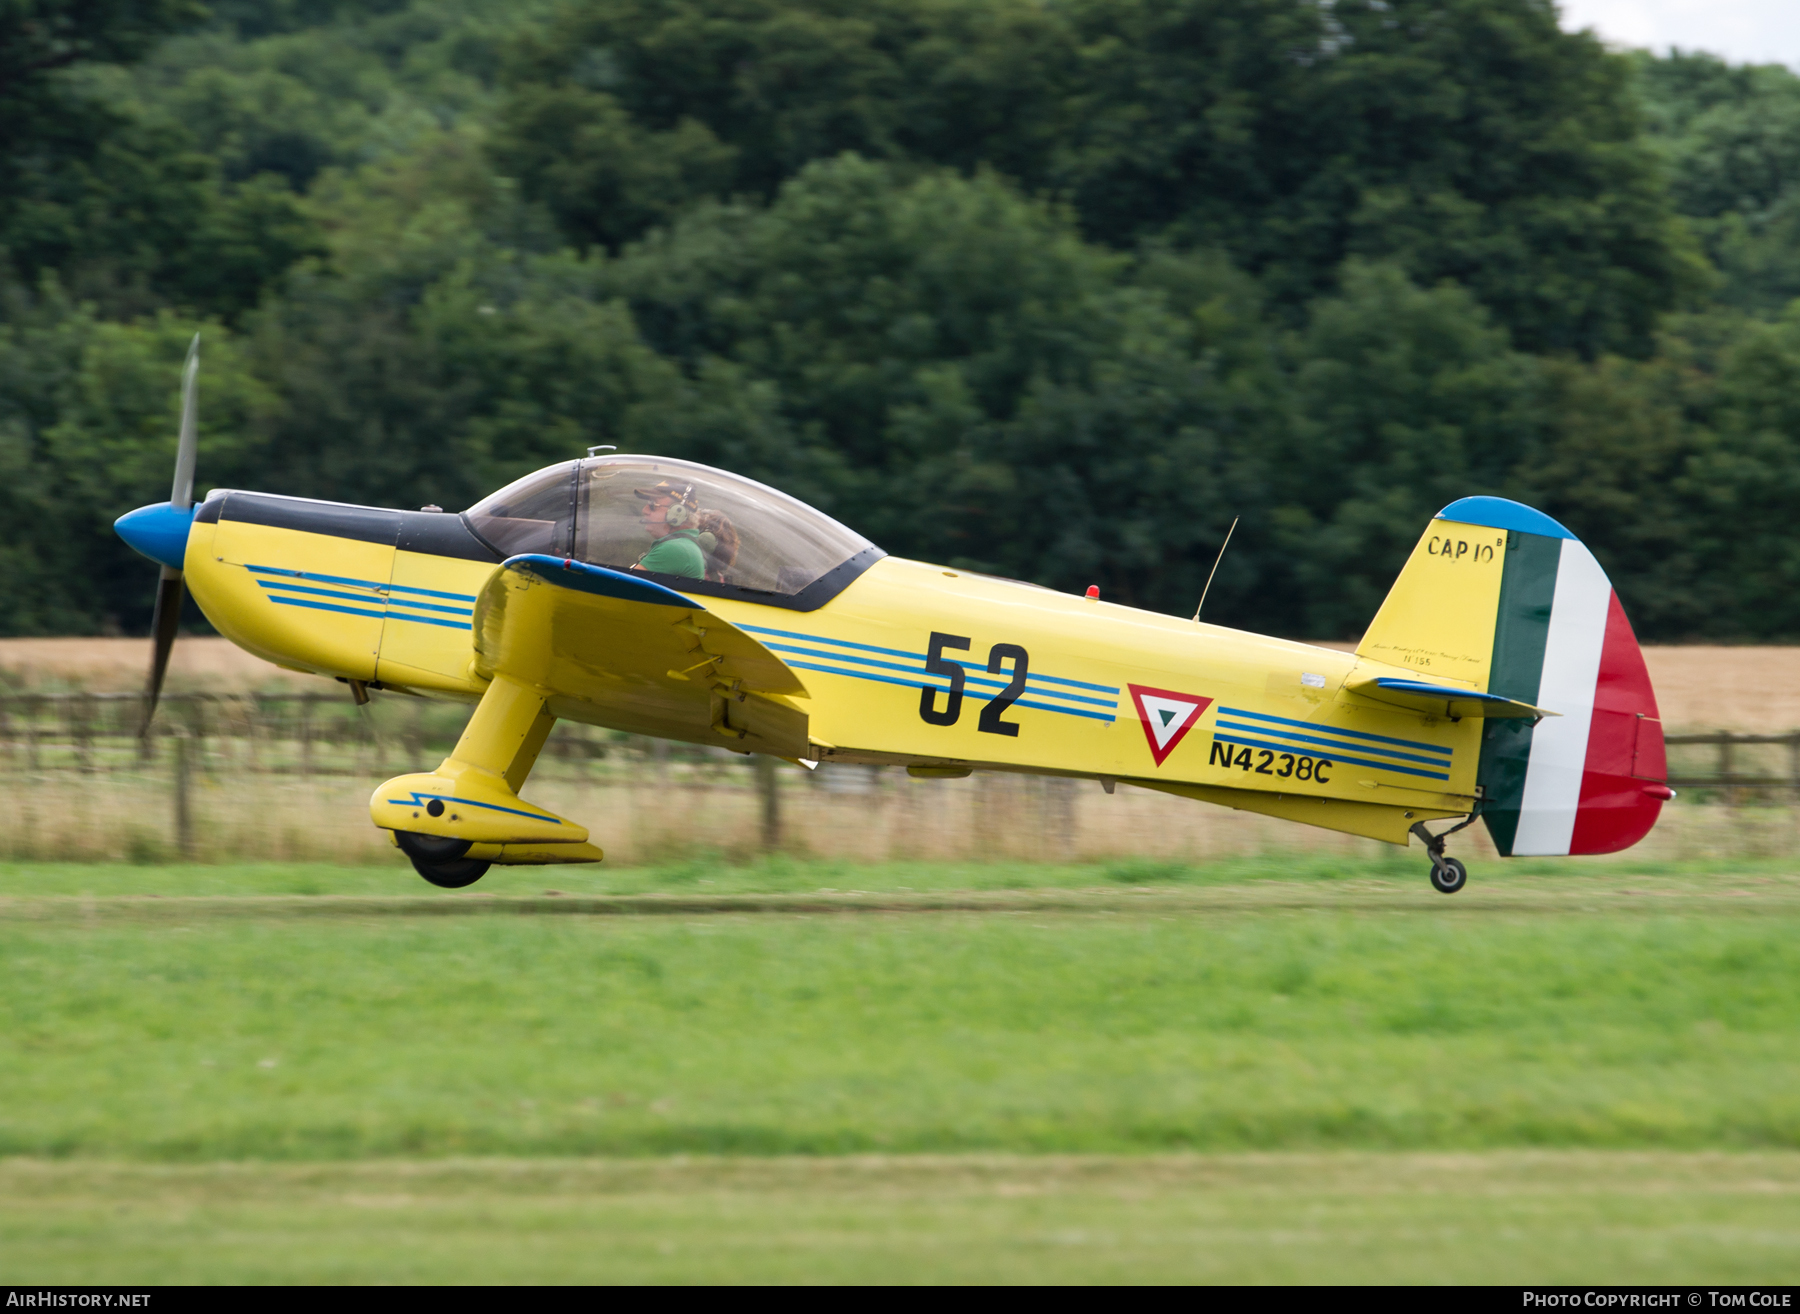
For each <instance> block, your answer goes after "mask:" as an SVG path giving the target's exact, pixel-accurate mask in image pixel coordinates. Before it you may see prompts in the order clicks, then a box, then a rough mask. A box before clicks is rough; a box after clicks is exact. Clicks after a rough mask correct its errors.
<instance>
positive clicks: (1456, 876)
mask: <svg viewBox="0 0 1800 1314" xmlns="http://www.w3.org/2000/svg"><path fill="white" fill-rule="evenodd" d="M1468 883H1469V869H1468V868H1467V867H1465V866H1463V865H1462V863H1460V862H1458V861H1457V860H1456V859H1455V858H1445V859H1444V861H1443V863H1442V864H1441V865H1440V864H1436V863H1434V864H1433V865H1432V868H1431V888H1432V889H1434V890H1436V891H1437V892H1438V893H1439V894H1455V893H1456V892H1457V891H1458V890H1460V889H1462V887H1463V886H1465V885H1467V884H1468Z"/></svg>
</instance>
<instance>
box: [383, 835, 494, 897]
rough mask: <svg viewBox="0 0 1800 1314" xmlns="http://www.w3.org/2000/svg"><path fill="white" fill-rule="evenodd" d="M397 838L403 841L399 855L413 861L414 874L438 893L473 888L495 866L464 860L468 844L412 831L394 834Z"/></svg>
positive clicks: (470, 859) (472, 859) (475, 860)
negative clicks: (436, 888) (437, 890)
mask: <svg viewBox="0 0 1800 1314" xmlns="http://www.w3.org/2000/svg"><path fill="white" fill-rule="evenodd" d="M394 838H395V839H397V840H399V841H400V851H401V852H402V853H404V854H405V855H406V856H407V857H408V858H409V859H410V860H411V861H412V865H413V870H414V871H416V872H418V873H419V875H421V876H423V877H424V878H425V879H426V880H428V881H430V882H431V883H432V884H433V885H435V886H437V887H438V888H439V889H444V890H460V889H462V888H463V887H464V886H465V885H473V884H474V883H475V882H476V881H478V880H480V879H481V878H482V877H483V876H485V875H487V869H488V868H489V867H490V866H492V865H493V864H491V863H486V862H481V861H479V860H477V859H475V858H465V857H463V854H465V853H467V852H468V851H469V841H468V840H459V839H448V838H446V837H445V836H442V835H420V834H417V833H416V832H414V831H409V830H397V831H395V832H394Z"/></svg>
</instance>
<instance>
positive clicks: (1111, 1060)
mask: <svg viewBox="0 0 1800 1314" xmlns="http://www.w3.org/2000/svg"><path fill="white" fill-rule="evenodd" d="M551 891H555V892H554V893H552V892H551ZM1797 930H1800V877H1796V876H1795V875H1793V874H1791V873H1790V871H1788V870H1786V869H1785V868H1784V866H1783V865H1782V864H1778V863H1774V862H1769V863H1764V864H1760V865H1746V864H1734V865H1732V866H1731V867H1729V868H1721V867H1719V866H1716V865H1715V866H1708V865H1705V864H1690V865H1685V866H1684V865H1665V866H1662V867H1659V868H1655V869H1649V870H1634V871H1625V870H1621V869H1619V868H1617V867H1612V868H1607V869H1605V872H1604V874H1596V873H1595V872H1594V870H1593V869H1592V868H1583V867H1582V866H1580V864H1575V863H1565V864H1558V863H1554V862H1541V863H1535V864H1510V865H1507V866H1505V867H1497V868H1496V869H1495V870H1491V871H1487V870H1484V871H1478V872H1477V873H1476V876H1475V879H1474V880H1473V881H1472V883H1471V885H1470V887H1469V889H1468V890H1466V891H1465V892H1464V893H1462V894H1460V895H1457V896H1455V897H1454V898H1445V897H1443V896H1440V895H1437V894H1434V893H1432V892H1431V891H1430V889H1429V888H1428V886H1427V885H1426V883H1425V881H1424V879H1423V876H1422V874H1421V871H1420V867H1419V863H1418V862H1417V861H1416V857H1415V859H1414V860H1411V861H1405V860H1401V861H1381V860H1370V861H1353V860H1346V859H1330V858H1326V857H1314V858H1308V859H1299V858H1286V857H1271V858H1268V859H1263V860H1240V861H1237V862H1230V863H1219V864H1213V865H1211V866H1208V867H1205V868H1187V867H1182V866H1179V865H1176V864H1168V863H1147V862H1135V863H1129V862H1128V863H1119V864H1113V865H1111V866H1100V867H1079V866H1070V867H1049V866H1025V865H1019V866H1016V867H1009V866H1006V865H995V866H988V867H968V868H957V867H947V866H930V865H925V864H910V865H908V864H894V865H887V866H881V867H853V866H847V865H843V864H818V863H805V862H797V861H770V862H765V863H760V864H752V865H749V866H743V867H730V866H727V865H724V864H721V863H718V862H704V861H695V862H689V863H686V864H682V865H679V866H673V867H665V868H660V869H643V870H637V871H622V872H606V871H604V870H602V871H600V872H591V871H581V872H567V871H554V870H552V871H535V872H526V873H508V874H506V875H505V876H504V878H503V879H502V880H499V881H494V880H493V878H490V879H489V880H487V881H483V882H482V884H481V885H480V886H477V887H475V888H474V889H473V890H471V891H468V892H464V893H460V894H441V893H438V892H435V891H431V890H429V889H428V888H427V887H425V886H424V885H423V884H422V883H420V882H418V881H417V879H416V878H415V877H413V876H411V875H410V873H408V872H406V871H405V870H404V869H401V868H397V867H383V868H366V869H333V868H323V867H313V868H308V867H276V866H262V867H259V866H238V867H212V868H172V867H171V868H158V867H74V866H41V867H27V866H19V867H9V868H4V869H0V1072H4V1073H5V1074H6V1076H5V1079H4V1081H0V1154H3V1155H7V1156H12V1157H11V1158H8V1159H6V1160H4V1161H0V1254H3V1255H4V1256H6V1262H5V1268H6V1270H7V1277H8V1279H9V1280H19V1281H28V1282H36V1281H53V1280H62V1281H75V1280H93V1281H128V1280H144V1281H149V1280H157V1279H161V1280H169V1281H197V1280H224V1281H249V1280H261V1279H267V1280H291V1279H296V1278H302V1277H306V1278H311V1279H315V1280H334V1279H336V1280H365V1279H376V1278H396V1279H400V1280H417V1279H421V1278H427V1277H437V1278H443V1279H445V1280H483V1279H490V1280H519V1279H522V1278H530V1277H539V1278H543V1279H545V1280H559V1279H560V1280H602V1279H606V1280H610V1279H621V1280H629V1279H656V1280H672V1279H692V1280H706V1279H731V1278H740V1279H771V1280H775V1279H781V1280H791V1279H794V1278H799V1277H813V1278H820V1279H831V1278H840V1279H841V1278H869V1279H877V1278H885V1279H889V1280H893V1279H915V1280H923V1279H932V1278H942V1279H953V1278H992V1279H996V1280H1004V1279H1032V1278H1043V1279H1074V1278H1092V1279H1101V1280H1117V1279H1124V1278H1142V1279H1159V1278H1160V1279H1168V1280H1177V1279H1206V1280H1232V1281H1243V1280H1259V1279H1313V1280H1420V1279H1433V1280H1485V1281H1528V1280H1529V1281H1539V1282H1547V1281H1605V1280H1612V1281H1699V1280H1707V1281H1719V1282H1723V1281H1762V1282H1770V1281H1780V1280H1786V1281H1792V1280H1794V1278H1795V1277H1796V1275H1800V1153H1796V1151H1797V1150H1800V1094H1797V1092H1800V1043H1797V1042H1800V1008H1797V1007H1796V1006H1797V1005H1800V954H1796V953H1795V952H1794V949H1793V946H1794V944H1795V941H1796V931H1797ZM671 1156H676V1157H671ZM845 1156H849V1157H845Z"/></svg>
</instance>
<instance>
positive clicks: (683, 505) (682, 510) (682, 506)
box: [663, 484, 694, 529]
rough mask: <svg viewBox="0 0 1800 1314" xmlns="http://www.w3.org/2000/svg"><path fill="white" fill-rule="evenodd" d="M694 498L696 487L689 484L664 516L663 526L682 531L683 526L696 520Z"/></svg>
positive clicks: (670, 504)
mask: <svg viewBox="0 0 1800 1314" xmlns="http://www.w3.org/2000/svg"><path fill="white" fill-rule="evenodd" d="M693 496H694V486H693V485H692V484H689V485H688V486H687V487H686V488H684V489H682V490H681V495H680V496H679V497H677V498H676V499H675V500H674V501H673V502H671V503H669V509H668V511H667V512H666V513H664V515H663V524H665V525H667V526H668V527H669V528H670V529H680V528H681V527H682V526H683V525H685V524H687V522H688V521H690V520H692V519H693V518H694V505H693V502H692V500H691V499H692V498H693Z"/></svg>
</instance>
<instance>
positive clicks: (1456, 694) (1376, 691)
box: [1345, 675, 1560, 721]
mask: <svg viewBox="0 0 1800 1314" xmlns="http://www.w3.org/2000/svg"><path fill="white" fill-rule="evenodd" d="M1345 687H1346V688H1347V689H1349V691H1350V692H1351V693H1356V694H1361V695H1362V696H1363V697H1364V698H1369V699H1373V700H1374V701H1375V702H1378V703H1387V704H1388V705H1389V706H1391V707H1404V708H1406V709H1407V710H1408V711H1413V712H1423V713H1425V714H1426V715H1428V716H1443V717H1448V718H1449V719H1451V720H1453V721H1457V720H1461V719H1462V718H1463V717H1474V718H1481V717H1486V718H1488V719H1490V720H1504V719H1513V720H1536V719H1538V718H1539V717H1544V716H1558V715H1560V713H1558V712H1550V711H1546V710H1545V709H1543V708H1542V707H1533V706H1532V705H1531V704H1530V703H1521V702H1519V701H1518V700H1516V699H1513V698H1502V697H1501V696H1500V695H1499V694H1490V693H1477V692H1476V691H1475V690H1473V689H1458V688H1456V687H1455V686H1454V685H1448V684H1431V683H1429V682H1428V681H1425V680H1403V679H1400V678H1398V677H1395V676H1391V675H1382V676H1377V677H1376V678H1374V679H1372V680H1367V679H1365V680H1356V681H1352V682H1351V683H1350V684H1348V685H1346V686H1345Z"/></svg>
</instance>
